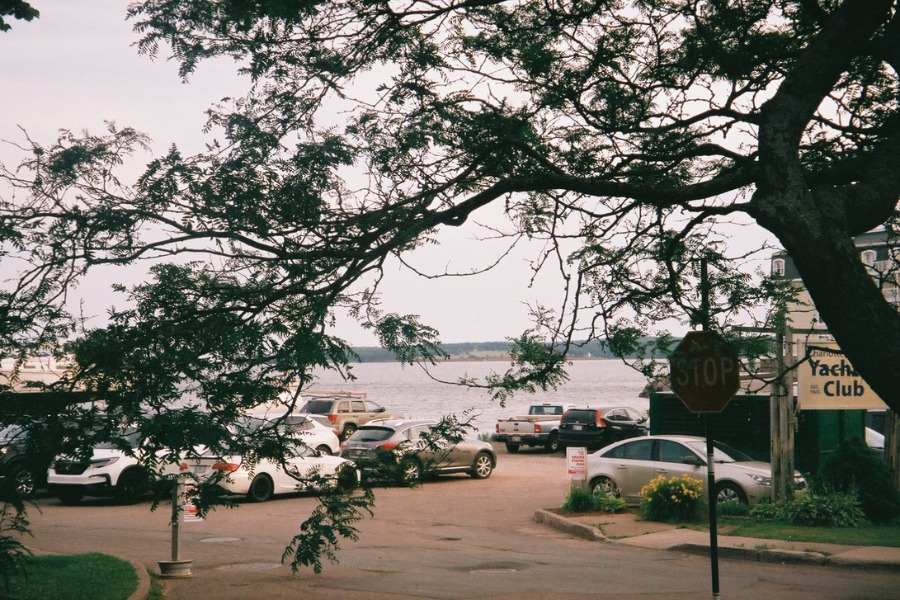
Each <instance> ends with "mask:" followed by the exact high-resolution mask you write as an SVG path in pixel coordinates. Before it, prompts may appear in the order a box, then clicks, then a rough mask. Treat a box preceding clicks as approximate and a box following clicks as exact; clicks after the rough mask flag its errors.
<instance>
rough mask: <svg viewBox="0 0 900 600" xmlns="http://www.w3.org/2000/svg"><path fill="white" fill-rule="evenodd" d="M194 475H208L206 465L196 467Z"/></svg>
mask: <svg viewBox="0 0 900 600" xmlns="http://www.w3.org/2000/svg"><path fill="white" fill-rule="evenodd" d="M194 473H206V465H197V466H196V467H194Z"/></svg>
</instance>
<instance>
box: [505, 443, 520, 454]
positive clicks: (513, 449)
mask: <svg viewBox="0 0 900 600" xmlns="http://www.w3.org/2000/svg"><path fill="white" fill-rule="evenodd" d="M506 451H507V452H509V453H510V454H515V453H516V452H518V451H519V444H507V445H506Z"/></svg>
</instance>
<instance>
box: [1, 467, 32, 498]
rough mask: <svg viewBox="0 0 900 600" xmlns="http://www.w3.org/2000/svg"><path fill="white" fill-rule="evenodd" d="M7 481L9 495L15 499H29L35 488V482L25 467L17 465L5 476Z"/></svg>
mask: <svg viewBox="0 0 900 600" xmlns="http://www.w3.org/2000/svg"><path fill="white" fill-rule="evenodd" d="M7 477H8V481H9V493H10V495H12V496H14V497H16V498H30V497H31V496H33V495H34V490H35V489H36V488H37V480H36V478H35V476H34V473H32V472H31V471H30V470H28V469H27V468H26V467H25V465H17V466H15V467H13V468H12V469H11V470H10V473H9V475H7Z"/></svg>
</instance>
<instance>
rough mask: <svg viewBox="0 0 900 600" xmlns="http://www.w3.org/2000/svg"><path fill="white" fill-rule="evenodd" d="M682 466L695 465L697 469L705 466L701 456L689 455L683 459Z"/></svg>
mask: <svg viewBox="0 0 900 600" xmlns="http://www.w3.org/2000/svg"><path fill="white" fill-rule="evenodd" d="M681 462H682V464H685V465H693V466H695V467H702V466H703V465H704V464H706V463H704V462H703V460H702V459H701V458H700V457H699V456H693V455H688V456H685V457H684V458H682V459H681Z"/></svg>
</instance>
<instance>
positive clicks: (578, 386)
mask: <svg viewBox="0 0 900 600" xmlns="http://www.w3.org/2000/svg"><path fill="white" fill-rule="evenodd" d="M508 368H509V363H508V362H504V361H448V362H442V363H439V364H438V365H436V366H433V367H429V371H430V376H429V374H428V373H426V372H425V371H424V370H423V369H422V368H421V367H418V366H409V365H406V366H403V365H400V364H399V363H360V364H355V365H353V368H352V373H353V374H354V375H355V376H356V380H354V381H344V380H342V379H341V377H340V376H339V375H338V374H337V373H335V372H333V371H322V372H319V373H318V374H317V375H318V381H317V383H316V385H315V386H314V387H318V388H322V389H329V390H354V391H362V392H365V393H366V395H367V397H368V399H369V400H373V401H375V402H377V403H378V404H380V405H381V406H383V407H385V408H386V409H388V410H390V411H391V412H398V413H401V414H403V415H405V416H409V417H416V418H440V417H442V416H444V415H456V417H457V418H459V419H460V420H464V419H466V418H469V417H471V418H472V424H473V425H474V427H475V428H476V429H477V430H478V432H481V433H485V432H492V431H493V430H494V424H495V423H496V421H497V419H498V418H502V417H509V416H513V415H516V414H522V413H525V412H527V410H528V406H529V405H530V404H534V403H537V402H570V403H572V404H575V405H579V406H586V405H601V406H611V405H618V406H630V407H633V408H636V409H638V410H640V411H645V410H647V409H648V408H649V400H648V399H647V398H641V397H640V396H639V394H640V393H641V391H642V390H643V389H644V385H645V383H646V380H645V378H644V376H643V375H641V374H640V373H639V372H637V371H635V370H634V369H632V368H631V367H629V366H628V365H625V364H624V363H622V362H621V361H619V360H604V359H591V360H578V361H574V362H573V363H572V364H571V365H570V366H568V367H567V369H566V371H567V372H568V374H569V377H570V379H569V381H568V382H566V383H564V384H562V385H561V386H560V387H559V388H558V389H556V390H548V391H546V392H544V391H539V392H537V393H535V394H528V393H524V392H523V393H520V394H517V395H516V396H514V397H513V398H512V399H510V400H508V401H507V403H506V405H505V406H500V404H499V403H498V402H497V401H495V400H492V399H491V397H490V395H489V394H488V392H487V391H486V390H484V389H473V388H467V387H465V386H462V385H456V384H454V382H458V381H459V380H460V379H461V378H463V377H472V378H477V379H479V380H482V381H483V379H484V377H485V375H488V374H490V373H503V372H504V371H506V370H507V369H508ZM438 380H440V381H438Z"/></svg>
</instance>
